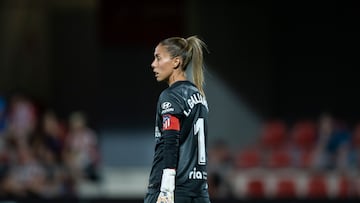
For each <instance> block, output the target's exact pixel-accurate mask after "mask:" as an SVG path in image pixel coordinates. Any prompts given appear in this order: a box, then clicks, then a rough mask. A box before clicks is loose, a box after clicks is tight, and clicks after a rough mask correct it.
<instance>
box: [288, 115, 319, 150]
mask: <svg viewBox="0 0 360 203" xmlns="http://www.w3.org/2000/svg"><path fill="white" fill-rule="evenodd" d="M316 136H317V127H316V124H315V123H314V122H312V121H298V122H297V123H295V124H294V126H293V128H292V129H291V141H292V144H294V145H295V146H296V147H297V148H299V149H300V150H309V149H311V148H312V147H313V146H314V144H315V140H316Z"/></svg>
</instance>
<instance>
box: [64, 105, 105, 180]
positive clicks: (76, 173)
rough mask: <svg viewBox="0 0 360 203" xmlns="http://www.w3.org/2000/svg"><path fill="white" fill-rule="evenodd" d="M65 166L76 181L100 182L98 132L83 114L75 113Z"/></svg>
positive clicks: (68, 137) (67, 139) (73, 114)
mask: <svg viewBox="0 0 360 203" xmlns="http://www.w3.org/2000/svg"><path fill="white" fill-rule="evenodd" d="M64 147H65V148H64V155H65V156H64V159H65V164H66V165H67V167H68V168H69V169H70V172H71V174H72V176H73V177H74V178H75V180H90V181H98V180H99V178H100V177H99V166H100V154H99V149H98V140H97V134H96V132H95V131H94V130H93V129H91V128H90V127H89V126H88V123H87V119H86V116H85V114H84V113H83V112H73V113H72V114H71V115H70V118H69V132H68V135H67V137H66V140H65V146H64Z"/></svg>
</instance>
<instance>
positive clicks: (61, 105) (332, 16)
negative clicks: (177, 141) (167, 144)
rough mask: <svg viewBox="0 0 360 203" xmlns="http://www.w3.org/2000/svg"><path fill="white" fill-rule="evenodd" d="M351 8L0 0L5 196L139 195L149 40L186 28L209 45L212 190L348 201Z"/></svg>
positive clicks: (354, 183)
mask: <svg viewBox="0 0 360 203" xmlns="http://www.w3.org/2000/svg"><path fill="white" fill-rule="evenodd" d="M359 17H360V13H359V4H357V3H356V1H326V2H323V1H259V0H255V1H228V0H224V1H205V0H192V1H190V0H182V1H164V0H159V1H145V0H139V1H129V0H123V1H116V0H32V1H25V0H2V1H1V2H0V135H1V136H0V143H1V144H0V173H1V175H0V177H1V182H0V199H1V200H3V201H1V202H40V200H45V201H49V200H51V201H53V202H56V201H63V200H66V201H67V202H68V203H71V202H107V201H108V202H110V201H111V202H112V201H116V202H142V198H143V196H144V195H145V192H146V184H147V178H148V174H149V169H150V166H151V161H152V152H153V144H154V143H153V128H154V126H153V124H154V120H153V119H154V112H155V104H156V99H157V97H158V94H159V93H160V92H161V90H162V89H163V88H165V87H166V86H165V85H164V84H158V83H157V82H156V81H155V80H154V78H153V73H152V71H151V68H150V64H151V61H152V59H153V50H154V47H155V46H156V44H157V42H159V41H160V40H161V39H163V38H166V37H170V36H183V37H187V36H190V35H198V36H199V37H200V38H202V39H203V40H204V41H205V42H206V43H207V44H208V47H209V50H210V53H209V54H207V55H206V56H205V60H206V63H207V64H206V65H207V72H206V86H205V91H206V93H207V97H208V102H209V107H210V115H209V116H210V118H209V119H210V121H209V122H210V123H209V124H210V125H209V131H210V133H209V189H210V193H211V197H212V200H213V202H247V201H249V202H251V201H252V200H253V199H256V200H257V202H266V201H274V202H277V201H279V200H285V201H287V200H288V201H287V202H297V201H299V202H300V201H310V200H316V202H319V201H323V202H326V201H338V202H345V201H346V200H349V201H355V200H356V199H358V198H359V197H360V176H359V168H360V154H359V146H360V125H359V124H360V116H359V115H360V114H359V113H360V108H359V103H360V96H359V94H358V88H359V84H358V81H359V79H358V75H357V74H356V73H355V71H356V67H359V60H358V47H359V45H360V44H359V41H360V40H359V39H360V38H359V37H358V36H359V31H360V30H359V26H358V25H359V20H360V18H359ZM34 198H35V200H34Z"/></svg>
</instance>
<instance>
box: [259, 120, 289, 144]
mask: <svg viewBox="0 0 360 203" xmlns="http://www.w3.org/2000/svg"><path fill="white" fill-rule="evenodd" d="M286 137H287V127H286V124H285V122H284V121H282V120H271V121H268V122H266V123H264V126H263V128H262V131H261V134H260V143H261V145H262V147H263V148H264V149H274V148H277V147H280V146H282V145H283V144H284V143H285V141H286Z"/></svg>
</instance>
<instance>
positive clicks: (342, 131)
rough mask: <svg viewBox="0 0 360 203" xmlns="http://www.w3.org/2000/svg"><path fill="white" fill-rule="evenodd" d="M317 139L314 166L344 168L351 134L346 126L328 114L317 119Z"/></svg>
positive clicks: (346, 165) (346, 162) (346, 163)
mask: <svg viewBox="0 0 360 203" xmlns="http://www.w3.org/2000/svg"><path fill="white" fill-rule="evenodd" d="M318 133H319V139H318V142H317V146H316V151H317V153H316V159H315V160H316V166H317V167H318V168H322V169H327V170H333V169H346V168H347V167H348V166H349V165H348V164H349V163H348V152H349V147H350V145H349V144H350V138H351V136H350V135H351V134H350V131H349V129H348V128H347V126H346V125H345V124H344V123H343V122H340V121H337V120H336V119H335V118H334V117H333V116H332V115H330V114H323V115H322V116H321V117H320V119H319V132H318Z"/></svg>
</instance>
